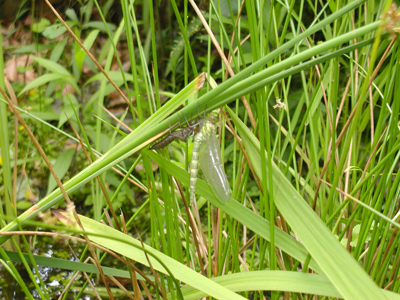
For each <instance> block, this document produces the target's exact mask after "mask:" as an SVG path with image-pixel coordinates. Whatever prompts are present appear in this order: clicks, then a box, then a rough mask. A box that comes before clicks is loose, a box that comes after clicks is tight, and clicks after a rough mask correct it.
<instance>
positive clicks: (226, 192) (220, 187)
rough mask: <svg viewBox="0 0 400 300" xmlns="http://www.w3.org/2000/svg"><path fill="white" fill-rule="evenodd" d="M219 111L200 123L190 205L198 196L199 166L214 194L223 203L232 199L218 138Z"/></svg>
mask: <svg viewBox="0 0 400 300" xmlns="http://www.w3.org/2000/svg"><path fill="white" fill-rule="evenodd" d="M218 119H219V110H214V111H213V112H212V113H211V114H210V115H209V116H207V117H205V118H203V119H202V120H201V121H200V129H199V132H198V133H197V134H196V135H195V137H194V144H193V152H192V160H191V162H190V188H189V192H190V193H189V194H190V203H193V202H194V199H195V194H196V184H197V175H198V172H199V165H200V167H201V170H202V171H203V175H204V177H205V178H206V180H207V182H208V184H209V185H210V187H211V189H212V191H213V192H214V194H215V195H216V196H217V197H218V199H220V200H221V201H222V202H223V203H225V202H227V201H228V200H230V199H231V197H232V190H231V187H230V186H229V182H228V178H227V177H226V174H225V171H224V165H223V163H222V160H221V156H220V146H219V143H218V140H217V136H216V130H217V123H218Z"/></svg>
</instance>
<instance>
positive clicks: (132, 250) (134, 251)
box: [63, 214, 245, 299]
mask: <svg viewBox="0 0 400 300" xmlns="http://www.w3.org/2000/svg"><path fill="white" fill-rule="evenodd" d="M63 215H64V216H65V217H66V218H67V219H69V220H70V221H71V222H73V223H75V221H74V219H73V218H72V217H71V218H70V217H69V216H68V215H67V214H63ZM79 219H80V221H81V222H82V225H83V227H84V229H85V232H86V233H87V234H88V236H89V239H90V240H91V241H92V242H94V243H96V244H98V245H101V246H103V247H106V248H108V249H110V250H112V251H114V252H116V253H118V254H121V255H123V256H125V257H128V258H130V259H132V260H134V261H137V262H139V263H141V264H143V265H145V266H149V261H150V263H151V267H152V268H153V269H155V270H157V271H159V272H161V273H164V274H166V275H169V274H170V273H171V274H172V275H173V276H174V277H175V278H176V279H177V280H180V281H182V282H185V283H187V284H189V285H190V286H192V287H194V288H196V289H198V290H200V291H203V292H204V293H206V295H209V296H212V297H215V298H217V299H245V298H243V297H241V296H240V295H237V294H236V293H234V292H232V291H231V290H229V289H227V288H225V287H224V286H222V285H220V284H218V283H216V282H214V281H212V280H211V279H209V278H207V277H204V276H203V275H201V274H199V273H197V272H196V271H194V270H192V269H190V268H188V267H186V266H185V265H183V264H182V263H180V262H178V261H176V260H174V259H172V258H171V257H169V256H167V255H165V254H164V253H161V252H159V251H157V250H156V249H154V248H152V247H150V246H147V245H144V244H142V243H141V242H140V241H139V240H137V239H134V238H132V237H130V236H128V235H126V234H124V233H122V232H120V231H118V230H115V229H113V228H111V227H109V226H107V225H104V224H102V223H99V222H97V221H94V220H92V219H90V218H87V217H84V216H81V215H79ZM143 248H144V249H145V250H146V252H147V256H146V253H145V252H144V251H143ZM166 267H167V268H168V271H167V270H166Z"/></svg>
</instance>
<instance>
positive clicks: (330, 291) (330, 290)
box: [182, 271, 400, 300]
mask: <svg viewBox="0 0 400 300" xmlns="http://www.w3.org/2000/svg"><path fill="white" fill-rule="evenodd" d="M211 280H213V281H215V282H218V283H219V284H221V285H223V286H225V287H227V288H229V289H230V290H232V291H235V292H241V291H287V292H293V293H304V294H311V295H321V296H327V297H335V298H340V294H339V292H338V291H337V290H336V289H335V287H334V286H333V285H332V284H331V283H330V282H329V280H328V279H327V278H326V277H325V276H323V275H318V274H308V273H301V272H288V271H252V272H241V273H234V274H228V275H224V276H220V277H215V278H212V279H211ZM383 292H384V294H385V295H386V296H387V298H388V299H390V300H399V299H400V295H398V294H395V293H393V292H390V291H383ZM182 294H183V296H184V297H185V300H191V299H200V298H203V297H205V296H206V295H205V294H204V293H202V292H200V291H198V290H195V289H194V288H192V287H190V286H185V287H183V288H182Z"/></svg>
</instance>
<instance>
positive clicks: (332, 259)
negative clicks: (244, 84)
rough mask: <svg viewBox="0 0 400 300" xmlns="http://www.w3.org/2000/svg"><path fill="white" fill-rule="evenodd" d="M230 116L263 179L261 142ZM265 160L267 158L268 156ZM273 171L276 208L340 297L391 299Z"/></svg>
mask: <svg viewBox="0 0 400 300" xmlns="http://www.w3.org/2000/svg"><path fill="white" fill-rule="evenodd" d="M227 112H228V113H229V115H230V117H231V118H232V121H233V122H234V123H235V125H236V128H237V129H238V131H239V136H240V137H241V138H242V143H243V146H244V147H245V148H246V151H247V154H248V156H249V159H250V161H251V163H252V165H253V168H254V171H255V172H256V174H257V176H258V177H259V178H261V177H262V173H263V172H262V170H261V168H262V167H263V166H261V165H260V163H259V162H260V161H261V158H260V143H259V141H258V140H257V138H256V137H255V136H254V134H253V133H252V132H251V131H250V130H249V129H248V128H247V127H246V125H245V124H244V123H243V122H242V121H241V120H240V119H239V118H238V117H237V116H236V115H235V114H234V113H233V111H232V110H230V109H229V108H227ZM265 156H267V154H266V152H265ZM266 159H268V158H267V157H266ZM272 167H273V170H271V171H272V173H273V174H272V177H273V187H272V188H273V194H274V202H275V205H276V207H277V208H278V210H279V211H280V213H281V214H282V216H283V217H284V218H285V220H286V222H287V223H288V224H289V225H290V226H291V228H292V230H293V231H294V232H295V233H296V235H297V237H298V238H299V239H300V241H301V242H302V243H303V245H304V246H305V248H306V249H307V250H308V251H309V253H310V254H311V256H312V257H313V258H314V259H315V261H316V262H317V263H318V265H319V266H320V267H321V269H322V271H323V273H324V275H326V276H327V277H328V279H329V280H330V281H331V282H332V284H333V285H334V286H335V287H336V289H337V290H338V291H339V292H340V295H341V296H342V297H343V298H345V299H352V300H356V299H360V300H361V299H371V300H373V299H387V298H386V297H385V295H384V294H383V292H382V291H381V290H380V289H379V287H378V286H377V285H376V283H375V282H374V281H373V280H372V279H371V277H369V276H368V274H367V273H366V272H365V270H363V268H362V267H361V266H360V265H359V264H358V263H357V261H356V260H355V259H354V258H353V257H352V256H351V254H350V253H349V252H347V251H346V249H345V248H344V247H343V246H342V245H341V244H340V243H339V241H338V240H337V239H336V238H335V237H334V235H333V234H332V232H331V231H330V230H329V229H328V227H326V225H325V224H324V223H323V222H322V221H321V219H320V218H319V217H318V216H317V215H316V214H315V212H314V211H313V210H312V209H311V208H310V207H309V206H308V205H307V202H306V201H305V200H304V199H303V198H302V197H301V195H300V194H299V192H298V191H296V189H295V188H294V187H293V186H292V184H291V183H290V182H289V181H288V179H287V178H286V177H285V176H284V175H283V174H282V172H281V171H280V170H279V168H278V167H277V166H276V164H275V163H274V162H272ZM268 171H269V170H267V172H268Z"/></svg>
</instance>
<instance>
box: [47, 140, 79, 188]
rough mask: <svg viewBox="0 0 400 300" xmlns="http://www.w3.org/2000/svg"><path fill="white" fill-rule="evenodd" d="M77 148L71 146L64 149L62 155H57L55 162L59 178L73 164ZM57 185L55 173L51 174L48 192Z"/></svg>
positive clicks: (55, 169)
mask: <svg viewBox="0 0 400 300" xmlns="http://www.w3.org/2000/svg"><path fill="white" fill-rule="evenodd" d="M74 153H75V149H74V148H70V149H66V150H65V151H62V152H61V154H60V156H59V157H57V160H56V162H55V163H54V166H53V168H54V171H55V172H56V174H57V176H58V178H60V180H61V179H62V178H63V177H64V175H65V173H67V171H68V169H69V167H70V166H71V161H72V158H73V157H74ZM56 186H57V183H56V180H55V179H54V177H53V175H52V174H51V173H50V174H49V185H48V186H47V192H46V194H50V192H51V191H52V190H54V188H55V187H56Z"/></svg>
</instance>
